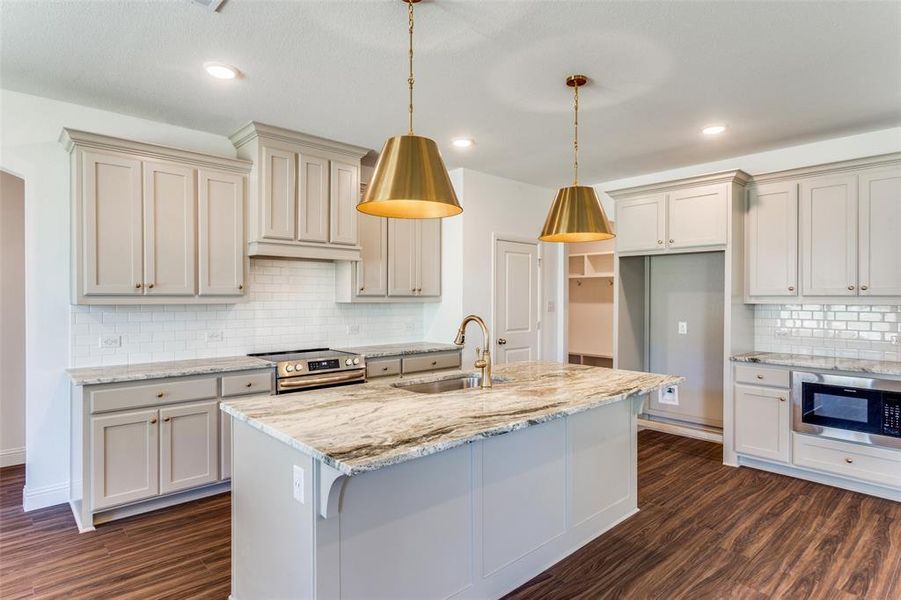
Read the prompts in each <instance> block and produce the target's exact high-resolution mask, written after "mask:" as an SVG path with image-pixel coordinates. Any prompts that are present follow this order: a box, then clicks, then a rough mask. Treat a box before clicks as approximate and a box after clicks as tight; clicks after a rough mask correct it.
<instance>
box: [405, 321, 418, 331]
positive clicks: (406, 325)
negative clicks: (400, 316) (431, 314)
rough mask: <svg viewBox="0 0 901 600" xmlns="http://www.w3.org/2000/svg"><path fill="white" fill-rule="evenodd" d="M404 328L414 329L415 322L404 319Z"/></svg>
mask: <svg viewBox="0 0 901 600" xmlns="http://www.w3.org/2000/svg"><path fill="white" fill-rule="evenodd" d="M404 329H405V330H406V331H416V323H414V322H413V321H405V322H404Z"/></svg>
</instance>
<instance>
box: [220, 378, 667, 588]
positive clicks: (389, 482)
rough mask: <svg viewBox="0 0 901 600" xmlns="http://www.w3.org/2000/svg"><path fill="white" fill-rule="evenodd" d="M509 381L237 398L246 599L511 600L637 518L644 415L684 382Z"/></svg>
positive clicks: (236, 494) (239, 560) (235, 516)
mask: <svg viewBox="0 0 901 600" xmlns="http://www.w3.org/2000/svg"><path fill="white" fill-rule="evenodd" d="M459 377H461V375H460V374H456V373H455V374H444V375H432V376H430V377H429V379H428V381H433V380H437V379H453V378H459ZM495 377H496V378H497V379H498V381H497V382H496V383H495V384H494V387H493V388H491V389H488V390H482V389H479V388H472V389H466V390H459V391H448V392H443V393H437V394H422V393H416V392H413V391H411V390H410V389H404V388H403V387H400V388H398V387H394V386H393V385H392V384H391V383H390V382H384V383H382V382H373V383H367V384H363V385H357V386H350V387H344V388H334V389H331V390H321V391H314V392H310V393H307V394H304V395H303V397H302V398H287V399H286V398H285V397H284V396H279V397H274V396H255V397H247V398H244V399H240V400H234V401H226V402H224V403H223V406H222V410H223V411H225V412H226V413H227V414H229V415H231V416H232V418H233V429H232V432H233V433H232V444H233V445H232V460H233V463H232V595H231V597H232V599H233V600H255V599H260V598H292V599H297V598H329V599H332V598H370V599H374V598H392V599H394V598H416V599H421V600H425V599H428V598H498V597H500V596H502V595H503V594H505V593H507V592H509V591H511V590H512V589H514V588H516V587H517V586H519V585H521V584H523V583H525V582H526V581H528V580H529V579H530V578H532V577H533V576H535V575H537V574H538V573H540V572H541V571H542V570H544V569H546V568H547V567H549V566H550V565H551V564H553V563H554V562H556V561H558V560H560V559H562V558H563V557H565V556H567V555H568V554H570V553H572V552H574V551H575V550H576V549H578V548H579V547H581V546H582V545H584V544H586V543H587V542H589V541H590V540H592V539H594V538H595V537H597V536H598V535H600V534H601V533H603V532H605V531H607V530H608V529H610V528H611V527H613V526H614V525H616V524H617V523H619V522H621V521H622V520H624V519H626V518H628V517H629V516H631V515H632V514H634V513H635V512H636V511H637V495H636V476H637V468H636V466H637V462H636V414H637V412H638V409H639V406H640V404H641V402H642V401H643V399H644V397H645V396H646V395H647V394H648V393H650V392H653V391H655V390H657V389H659V388H660V387H663V386H667V385H675V384H678V383H679V382H681V381H682V379H681V378H679V377H671V376H666V375H654V374H648V373H636V372H631V371H617V370H610V369H601V368H595V367H587V366H581V365H563V364H558V363H542V362H522V363H510V364H507V365H500V366H498V367H496V369H495ZM415 381H419V380H414V381H413V382H411V381H410V380H405V381H404V383H403V384H401V385H409V384H410V383H415Z"/></svg>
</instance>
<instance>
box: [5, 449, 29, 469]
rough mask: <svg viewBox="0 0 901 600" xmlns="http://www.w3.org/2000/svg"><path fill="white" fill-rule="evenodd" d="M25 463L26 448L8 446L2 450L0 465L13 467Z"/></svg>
mask: <svg viewBox="0 0 901 600" xmlns="http://www.w3.org/2000/svg"><path fill="white" fill-rule="evenodd" d="M24 464H25V448H24V447H22V448H8V449H6V450H0V467H12V466H15V465H24Z"/></svg>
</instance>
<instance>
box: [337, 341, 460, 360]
mask: <svg viewBox="0 0 901 600" xmlns="http://www.w3.org/2000/svg"><path fill="white" fill-rule="evenodd" d="M337 350H341V351H343V352H353V353H354V354H362V355H363V356H365V357H366V358H381V357H383V356H401V355H404V354H428V353H429V352H458V351H459V350H460V346H455V345H454V344H442V343H438V342H400V343H396V344H374V345H370V346H355V347H353V348H337Z"/></svg>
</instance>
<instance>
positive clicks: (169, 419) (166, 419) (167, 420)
mask: <svg viewBox="0 0 901 600" xmlns="http://www.w3.org/2000/svg"><path fill="white" fill-rule="evenodd" d="M171 420H172V417H165V418H164V419H163V421H165V422H166V423H168V422H169V421H171Z"/></svg>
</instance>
